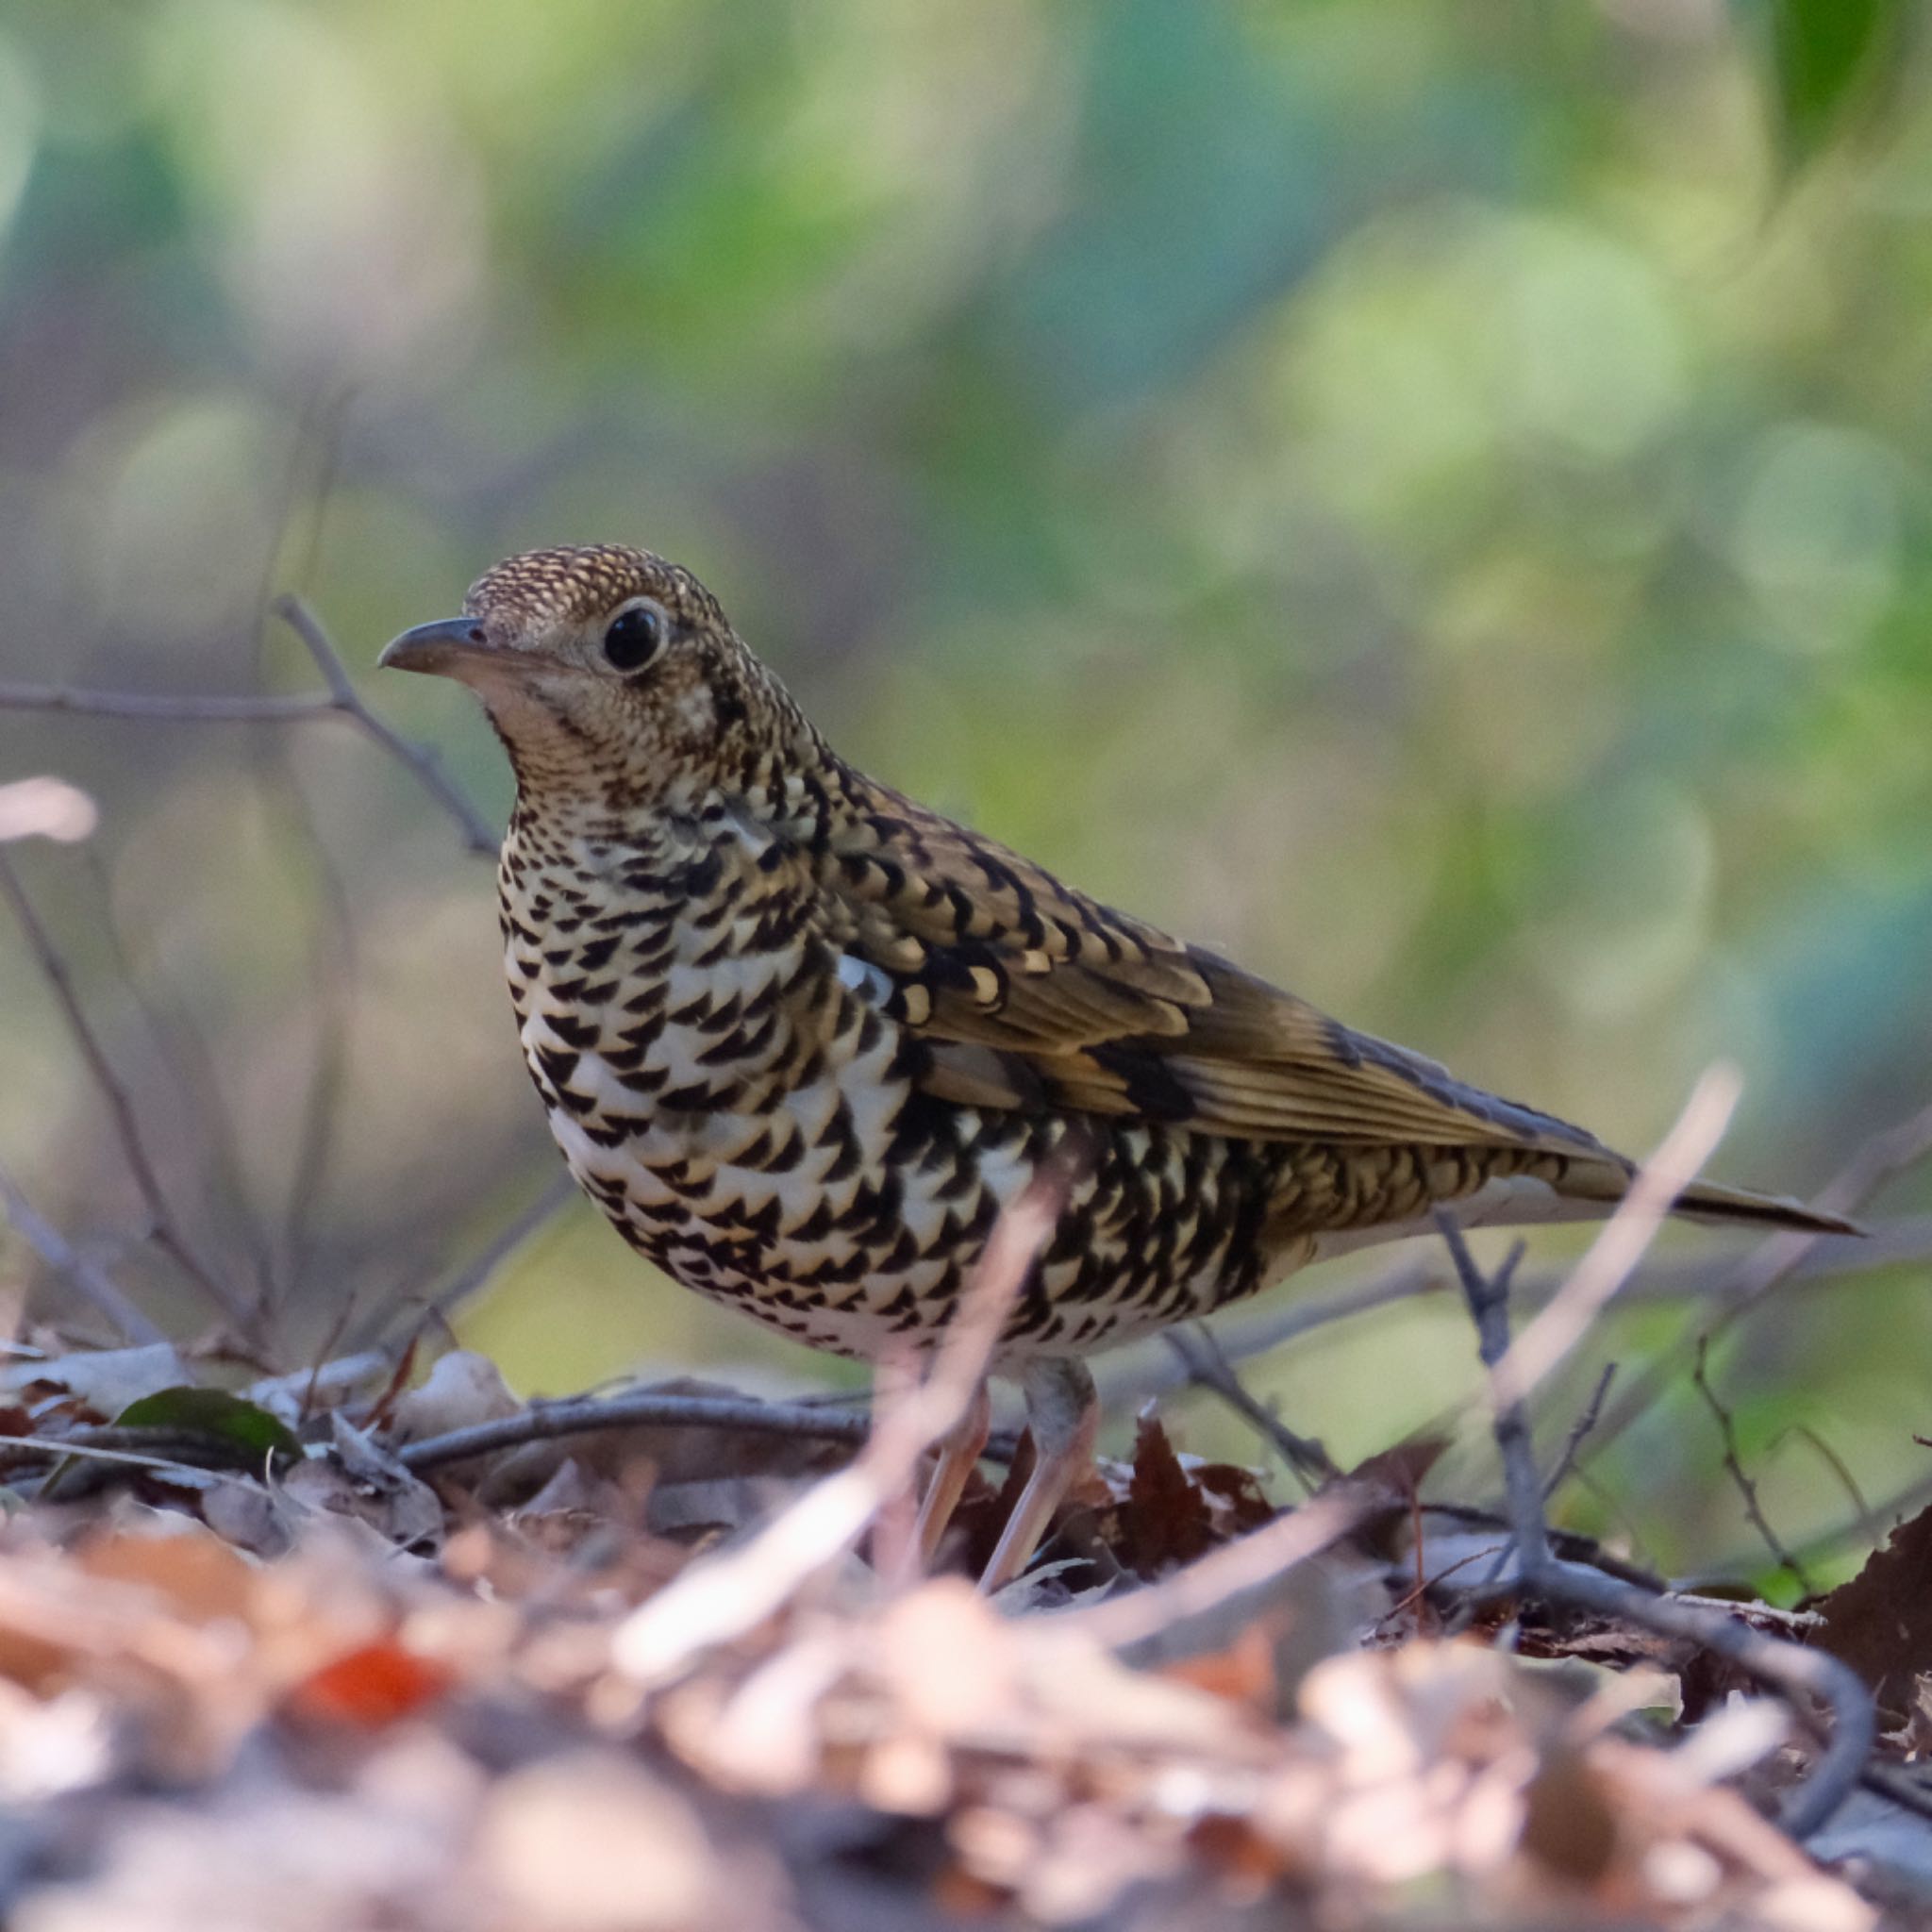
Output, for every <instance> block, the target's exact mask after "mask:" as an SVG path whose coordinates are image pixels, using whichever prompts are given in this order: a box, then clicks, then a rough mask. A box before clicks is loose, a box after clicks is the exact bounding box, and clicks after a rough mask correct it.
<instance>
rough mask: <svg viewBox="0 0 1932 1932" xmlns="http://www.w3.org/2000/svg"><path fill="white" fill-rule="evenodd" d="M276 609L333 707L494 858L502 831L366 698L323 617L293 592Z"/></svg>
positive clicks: (476, 847) (425, 749) (432, 756)
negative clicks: (414, 779) (413, 776)
mask: <svg viewBox="0 0 1932 1932" xmlns="http://www.w3.org/2000/svg"><path fill="white" fill-rule="evenodd" d="M272 608H273V609H274V611H275V615H276V616H277V617H279V618H280V619H281V620H282V622H283V623H284V624H286V625H288V626H289V628H290V629H291V631H293V632H294V633H295V635H296V636H297V637H298V638H299V639H301V641H302V643H303V646H304V648H305V649H306V650H307V651H308V655H309V656H310V657H311V658H314V659H315V668H316V669H317V670H318V671H320V672H321V673H322V678H323V682H324V683H325V684H326V685H327V686H328V691H329V702H330V705H331V708H333V709H335V710H337V711H340V712H341V713H342V714H343V716H345V717H347V718H350V719H352V720H353V721H354V722H355V724H357V725H358V727H359V728H360V729H361V730H363V731H364V732H366V733H367V734H368V735H369V736H370V737H371V738H372V739H374V740H375V742H376V743H377V744H379V745H381V746H382V748H383V749H384V750H385V751H386V752H388V753H389V754H390V756H391V758H396V759H398V760H400V761H401V762H402V763H403V764H405V765H407V766H408V768H409V770H410V771H412V772H413V773H415V774H416V777H417V781H418V782H419V783H420V784H421V785H422V787H423V789H424V790H425V791H427V792H428V793H429V795H430V796H431V797H432V798H434V799H435V800H436V801H437V803H438V804H440V805H441V807H442V808H443V809H444V810H445V811H447V812H448V813H449V815H450V816H451V817H452V818H453V819H455V820H456V822H457V824H459V825H460V826H461V827H462V828H463V838H464V842H465V843H466V844H467V845H468V846H469V848H470V850H471V851H472V852H475V853H479V854H485V855H488V856H490V857H491V858H493V857H494V856H495V853H496V848H497V847H498V846H499V845H500V844H501V843H502V842H503V840H502V836H501V834H500V833H498V831H497V830H496V828H495V827H494V826H493V825H492V824H491V823H490V821H489V820H488V819H486V818H485V817H484V816H483V814H482V813H481V812H480V811H478V810H477V809H476V808H475V806H474V805H473V804H472V803H471V802H470V799H469V797H468V795H467V794H466V793H465V792H464V791H462V790H461V788H460V787H458V785H456V784H455V783H454V782H453V781H452V780H451V779H450V778H449V777H448V776H447V775H446V774H444V772H443V769H442V766H441V762H440V761H439V759H438V758H437V756H436V753H435V752H434V751H433V750H432V749H431V748H430V747H429V746H428V745H426V744H416V743H413V742H412V741H410V740H408V739H407V738H405V737H403V736H402V734H401V733H400V732H398V731H397V730H396V729H395V728H394V727H393V726H392V725H390V724H385V723H384V722H383V721H382V720H381V719H380V718H378V717H377V716H376V715H375V712H374V711H372V710H371V709H370V708H369V707H368V706H367V705H365V704H364V703H363V702H362V699H361V697H360V695H359V694H358V691H357V690H356V686H355V682H354V680H353V679H352V678H351V677H350V675H349V672H348V667H347V666H346V665H345V664H344V663H343V662H342V659H341V653H340V652H339V651H338V650H337V649H336V647H335V645H334V644H333V643H332V642H331V641H330V640H329V635H328V633H327V631H325V629H324V628H323V627H322V620H321V619H320V618H319V617H317V616H316V614H315V613H314V611H312V610H311V609H310V608H308V605H307V604H305V603H304V602H303V601H302V599H301V598H300V597H297V596H294V595H292V594H291V595H289V596H285V597H277V598H276V599H275V604H274V605H273V607H272Z"/></svg>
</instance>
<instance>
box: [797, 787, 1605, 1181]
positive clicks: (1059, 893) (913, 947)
mask: <svg viewBox="0 0 1932 1932" xmlns="http://www.w3.org/2000/svg"><path fill="white" fill-rule="evenodd" d="M824 885H825V886H827V887H828V888H829V889H830V891H831V892H832V894H833V895H834V897H835V899H836V900H837V902H838V906H839V912H840V917H839V920H838V924H839V927H840V928H841V938H842V942H843V944H844V947H845V950H846V953H847V955H848V957H850V958H852V959H853V960H854V961H855V970H856V971H857V972H858V974H861V975H862V978H863V983H864V984H865V985H866V986H867V987H868V988H869V989H870V990H871V996H872V997H874V998H875V999H876V1000H877V1002H878V1003H879V1004H880V1005H881V1007H883V1008H885V1009H886V1010H887V1011H889V1012H890V1013H891V1015H892V1016H893V1017H894V1018H896V1019H898V1020H899V1021H901V1022H902V1023H903V1024H906V1025H908V1026H909V1027H910V1028H911V1029H912V1031H913V1032H914V1033H915V1034H916V1035H917V1036H918V1037H919V1039H920V1040H921V1041H924V1043H925V1045H926V1046H927V1048H928V1053H927V1055H926V1057H925V1061H926V1063H925V1065H924V1070H923V1072H922V1074H921V1075H920V1078H921V1081H922V1084H923V1085H924V1088H925V1089H926V1091H929V1092H931V1093H934V1094H936V1095H938V1096H940V1097H941V1098H944V1099H949V1100H956V1101H960V1102H964V1103H968V1104H971V1105H974V1106H980V1107H995V1108H1028V1109H1031V1108H1042V1107H1064V1108H1078V1109H1082V1110H1085V1111H1088V1112H1091V1113H1098V1114H1111V1115H1126V1116H1134V1117H1139V1118H1141V1119H1147V1120H1156V1121H1162V1122H1167V1123H1172V1124H1183V1125H1186V1126H1189V1127H1192V1128H1196V1129H1199V1130H1201V1131H1204V1132H1212V1133H1222V1134H1231V1135H1240V1136H1242V1137H1246V1138H1252V1139H1260V1140H1307V1139H1320V1140H1334V1141H1354V1142H1374V1141H1382V1142H1388V1141H1396V1142H1405V1143H1422V1144H1428V1145H1445V1146H1476V1145H1495V1146H1511V1147H1524V1146H1529V1147H1542V1148H1547V1149H1548V1150H1549V1151H1551V1152H1556V1153H1567V1154H1576V1153H1588V1154H1592V1155H1598V1156H1606V1155H1607V1150H1606V1149H1605V1148H1604V1147H1603V1145H1602V1143H1601V1142H1600V1141H1597V1140H1595V1139H1594V1138H1593V1137H1592V1136H1591V1135H1590V1134H1588V1133H1586V1132H1584V1131H1583V1129H1581V1128H1580V1127H1573V1126H1571V1125H1569V1124H1566V1123H1564V1122H1562V1121H1558V1120H1555V1119H1553V1118H1551V1117H1550V1116H1549V1115H1547V1114H1541V1113H1537V1112H1535V1111H1533V1110H1532V1109H1530V1108H1524V1107H1519V1106H1516V1105H1514V1104H1513V1103H1511V1102H1509V1101H1506V1100H1500V1099H1498V1098H1497V1097H1496V1096H1495V1095H1493V1094H1490V1093H1485V1092H1483V1091H1481V1090H1480V1089H1478V1088H1474V1087H1469V1086H1465V1085H1464V1084H1463V1083H1462V1082H1460V1081H1458V1080H1456V1079H1454V1078H1452V1077H1451V1076H1450V1074H1448V1073H1447V1072H1445V1071H1444V1070H1443V1069H1442V1068H1441V1067H1440V1066H1438V1065H1437V1064H1436V1063H1435V1062H1434V1061H1433V1060H1428V1059H1424V1058H1422V1057H1421V1056H1420V1055H1418V1054H1412V1053H1409V1052H1407V1051H1406V1050H1405V1049H1404V1048H1402V1047H1399V1046H1391V1045H1390V1044H1388V1043H1387V1042H1386V1041H1379V1040H1375V1039H1372V1038H1371V1037H1370V1036H1368V1035H1366V1034H1362V1033H1357V1032H1355V1031H1353V1030H1352V1029H1351V1028H1349V1027H1346V1026H1343V1025H1341V1024H1340V1023H1339V1022H1337V1021H1334V1020H1331V1019H1329V1018H1328V1017H1327V1016H1326V1015H1325V1014H1324V1013H1323V1012H1321V1011H1319V1010H1318V1009H1317V1008H1314V1007H1312V1006H1310V1005H1309V1004H1308V1003H1307V1001H1306V1000H1302V999H1298V998H1296V997H1295V996H1294V995H1293V994H1292V993H1289V992H1284V991H1281V990H1280V989H1279V988H1277V987H1274V986H1270V985H1269V984H1268V983H1267V982H1266V981H1265V980H1260V979H1257V978H1256V977H1255V976H1254V975H1253V974H1248V973H1244V972H1243V971H1242V970H1241V968H1240V967H1238V966H1235V965H1233V964H1231V963H1230V962H1229V961H1227V960H1225V959H1223V958H1218V957H1217V956H1216V955H1214V954H1212V953H1209V952H1206V951H1204V950H1202V949H1201V948H1199V947H1195V946H1190V945H1187V944H1184V943H1183V942H1182V941H1178V940H1175V939H1172V938H1170V937H1169V936H1168V935H1167V934H1166V933H1163V932H1161V931H1159V930H1158V928H1156V927H1154V926H1151V925H1148V924H1144V923H1143V922H1142V921H1140V920H1137V919H1132V918H1129V917H1128V916H1127V915H1125V914H1124V913H1120V912H1116V911H1114V910H1112V909H1111V908H1108V907H1105V906H1102V905H1099V904H1098V903H1096V902H1095V901H1094V900H1091V899H1090V898H1088V897H1086V896H1085V895H1084V894H1082V893H1079V892H1075V891H1072V890H1071V889H1070V888H1068V887H1066V886H1063V885H1061V884H1060V883H1059V882H1058V880H1057V879H1055V878H1054V877H1053V876H1052V875H1051V874H1049V873H1046V872H1043V871H1042V870H1041V868H1040V867H1038V866H1036V865H1034V864H1032V863H1031V862H1030V861H1029V860H1027V859H1024V858H1020V857H1019V855H1018V854H1016V853H1013V852H1009V851H1008V850H1007V849H1006V848H1004V847H1003V846H1000V845H997V844H994V843H993V842H992V841H990V840H985V839H981V838H979V837H978V836H977V835H975V834H974V833H972V832H969V831H967V830H965V829H964V828H963V827H961V826H959V825H956V824H953V823H952V822H951V821H950V820H947V819H943V818H941V817H940V816H939V815H938V814H937V813H932V812H928V811H927V810H925V809H924V808H923V807H920V806H917V805H914V804H912V803H911V802H910V801H909V800H906V799H902V798H900V797H898V796H897V795H896V794H891V793H884V792H881V794H880V798H879V803H878V805H877V808H876V809H874V810H872V811H870V812H867V813H864V814H861V815H860V816H859V817H858V819H857V820H856V822H855V823H854V824H852V825H850V826H849V827H847V828H846V830H845V831H844V833H843V834H842V835H841V837H839V838H838V839H836V840H835V841H834V842H833V847H832V851H831V854H830V859H829V874H828V875H827V876H826V877H825V879H824ZM1609 1158H1616V1157H1609ZM1618 1164H1619V1165H1620V1166H1621V1165H1622V1162H1621V1161H1619V1163H1618Z"/></svg>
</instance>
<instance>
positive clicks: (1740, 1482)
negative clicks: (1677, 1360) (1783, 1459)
mask: <svg viewBox="0 0 1932 1932" xmlns="http://www.w3.org/2000/svg"><path fill="white" fill-rule="evenodd" d="M1709 1342H1710V1338H1709V1337H1708V1336H1705V1337H1703V1338H1701V1339H1700V1340H1699V1341H1698V1344H1697V1361H1696V1364H1695V1366H1694V1367H1693V1368H1692V1369H1691V1387H1692V1388H1694V1389H1695V1390H1696V1391H1697V1392H1698V1394H1699V1395H1701V1396H1702V1397H1703V1398H1704V1406H1705V1407H1707V1409H1709V1410H1710V1412H1711V1415H1712V1417H1713V1418H1714V1419H1715V1420H1716V1423H1717V1426H1718V1433H1719V1435H1720V1436H1721V1437H1722V1438H1723V1439H1724V1471H1725V1474H1728V1475H1729V1477H1730V1479H1731V1485H1732V1487H1733V1488H1734V1489H1735V1490H1736V1491H1737V1492H1738V1494H1739V1496H1740V1498H1741V1499H1742V1500H1743V1504H1744V1514H1745V1515H1746V1516H1747V1517H1748V1518H1749V1519H1750V1522H1751V1526H1752V1528H1753V1529H1755V1530H1756V1531H1757V1534H1758V1535H1759V1536H1760V1537H1762V1538H1763V1539H1764V1546H1765V1548H1766V1549H1768V1550H1769V1551H1770V1552H1771V1554H1772V1557H1773V1558H1774V1561H1775V1562H1776V1564H1777V1566H1778V1568H1779V1569H1780V1570H1782V1571H1784V1572H1785V1573H1786V1574H1788V1575H1790V1578H1791V1580H1792V1582H1794V1583H1795V1584H1796V1585H1797V1586H1798V1589H1799V1591H1800V1592H1801V1593H1802V1594H1804V1595H1806V1596H1809V1595H1810V1594H1811V1593H1812V1586H1811V1578H1810V1576H1809V1575H1808V1574H1807V1573H1806V1570H1805V1566H1804V1565H1803V1564H1802V1563H1800V1562H1799V1561H1798V1559H1797V1557H1794V1556H1792V1555H1791V1553H1790V1550H1788V1549H1787V1548H1786V1547H1785V1546H1784V1544H1783V1542H1782V1541H1779V1538H1778V1534H1777V1531H1776V1530H1774V1529H1773V1528H1772V1526H1771V1520H1770V1518H1768V1517H1767V1516H1766V1515H1765V1513H1764V1507H1763V1505H1762V1504H1761V1503H1760V1502H1759V1501H1758V1497H1757V1484H1756V1483H1755V1482H1753V1481H1752V1480H1751V1478H1750V1477H1749V1476H1748V1475H1747V1474H1745V1473H1744V1463H1743V1458H1742V1457H1740V1455H1739V1454H1738V1430H1737V1424H1736V1422H1735V1420H1734V1419H1733V1417H1732V1415H1731V1412H1730V1410H1729V1409H1728V1408H1726V1407H1724V1403H1723V1402H1722V1401H1721V1400H1720V1399H1719V1397H1718V1392H1717V1391H1716V1390H1715V1389H1713V1388H1712V1387H1711V1386H1710V1374H1709V1366H1710V1364H1709V1355H1710V1347H1709Z"/></svg>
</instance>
